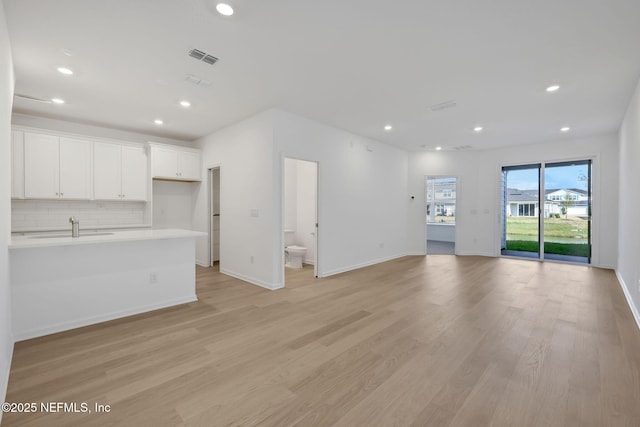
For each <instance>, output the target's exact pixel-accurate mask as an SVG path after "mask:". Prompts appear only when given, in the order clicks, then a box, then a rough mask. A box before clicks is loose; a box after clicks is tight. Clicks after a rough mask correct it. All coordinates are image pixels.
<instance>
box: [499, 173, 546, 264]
mask: <svg viewBox="0 0 640 427" xmlns="http://www.w3.org/2000/svg"><path fill="white" fill-rule="evenodd" d="M540 167H541V165H540V164H532V165H523V166H508V167H503V168H502V254H503V255H510V256H520V257H528V258H539V257H540V222H539V221H540V217H539V213H540V208H539V207H540Z"/></svg>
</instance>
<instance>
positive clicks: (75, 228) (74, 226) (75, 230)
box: [69, 216, 80, 237]
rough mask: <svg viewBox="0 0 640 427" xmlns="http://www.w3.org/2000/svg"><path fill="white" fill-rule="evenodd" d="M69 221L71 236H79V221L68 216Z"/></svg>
mask: <svg viewBox="0 0 640 427" xmlns="http://www.w3.org/2000/svg"><path fill="white" fill-rule="evenodd" d="M69 222H70V223H71V237H80V221H78V220H77V219H76V217H74V216H72V217H71V218H69Z"/></svg>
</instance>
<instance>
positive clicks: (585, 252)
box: [543, 160, 591, 263]
mask: <svg viewBox="0 0 640 427" xmlns="http://www.w3.org/2000/svg"><path fill="white" fill-rule="evenodd" d="M544 186H545V191H544V215H543V217H544V227H543V229H544V258H545V259H555V260H561V261H571V262H584V263H589V262H590V257H591V160H585V161H578V162H563V163H547V164H546V165H545V168H544Z"/></svg>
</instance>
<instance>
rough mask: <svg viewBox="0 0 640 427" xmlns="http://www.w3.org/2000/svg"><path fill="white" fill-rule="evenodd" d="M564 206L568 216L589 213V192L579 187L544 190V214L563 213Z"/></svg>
mask: <svg viewBox="0 0 640 427" xmlns="http://www.w3.org/2000/svg"><path fill="white" fill-rule="evenodd" d="M563 207H565V208H566V214H567V215H569V216H587V215H588V214H589V194H588V192H587V191H585V190H581V189H579V188H563V189H549V190H547V191H545V216H546V217H548V216H549V215H552V214H563V212H562V208H563Z"/></svg>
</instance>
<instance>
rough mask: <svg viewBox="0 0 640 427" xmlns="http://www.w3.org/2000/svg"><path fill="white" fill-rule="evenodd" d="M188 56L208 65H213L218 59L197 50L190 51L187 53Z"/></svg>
mask: <svg viewBox="0 0 640 427" xmlns="http://www.w3.org/2000/svg"><path fill="white" fill-rule="evenodd" d="M189 56H190V57H192V58H195V59H197V60H198V61H202V62H206V63H207V64H209V65H213V64H215V63H216V62H218V58H216V57H215V56H213V55H209V54H208V53H207V52H203V51H201V50H198V49H191V50H190V51H189Z"/></svg>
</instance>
